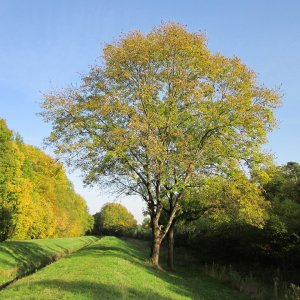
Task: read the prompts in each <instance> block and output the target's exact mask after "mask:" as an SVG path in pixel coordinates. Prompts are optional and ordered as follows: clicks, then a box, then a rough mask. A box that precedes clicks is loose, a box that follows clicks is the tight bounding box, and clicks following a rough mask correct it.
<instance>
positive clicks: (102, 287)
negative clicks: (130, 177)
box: [0, 237, 248, 300]
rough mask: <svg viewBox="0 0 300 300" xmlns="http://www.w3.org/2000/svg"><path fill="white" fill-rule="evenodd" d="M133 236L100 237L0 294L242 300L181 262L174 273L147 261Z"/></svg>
mask: <svg viewBox="0 0 300 300" xmlns="http://www.w3.org/2000/svg"><path fill="white" fill-rule="evenodd" d="M147 254H148V249H146V248H145V244H144V243H142V242H138V241H128V240H127V241H125V240H120V239H118V238H115V237H104V238H102V239H100V240H98V241H97V242H95V243H93V244H92V245H90V246H88V247H86V248H84V249H82V250H79V251H77V252H76V253H73V254H72V255H69V256H67V257H65V258H63V259H61V260H59V261H57V262H55V263H54V264H51V265H48V266H47V267H45V268H44V269H42V270H40V271H38V272H36V273H34V274H32V275H30V276H27V277H24V278H23V279H21V280H18V281H17V282H15V283H13V284H12V285H10V286H9V287H7V288H6V289H4V290H3V291H1V292H0V299H14V300H15V299H101V300H102V299H158V300H159V299H165V300H166V299H197V300H200V299H212V300H222V299H230V300H235V299H236V300H238V299H240V300H242V299H248V298H247V297H246V296H243V295H241V294H240V293H238V292H237V291H235V290H232V289H230V288H228V287H227V286H225V285H223V284H221V283H219V282H217V281H215V280H213V279H211V278H209V277H205V276H204V275H201V274H199V271H197V270H196V268H195V269H194V271H193V268H191V266H188V265H184V264H182V265H181V266H179V268H178V269H177V271H176V273H173V274H172V273H167V272H164V271H159V270H156V269H154V268H153V267H151V266H150V264H149V263H147V261H146V258H147Z"/></svg>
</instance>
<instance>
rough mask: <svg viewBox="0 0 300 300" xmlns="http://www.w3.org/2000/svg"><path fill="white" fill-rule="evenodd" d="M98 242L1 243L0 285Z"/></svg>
mask: <svg viewBox="0 0 300 300" xmlns="http://www.w3.org/2000/svg"><path fill="white" fill-rule="evenodd" d="M96 240H97V238H96V237H76V238H60V239H45V240H30V241H6V242H1V243H0V285H3V284H5V283H7V282H9V281H11V280H13V279H15V278H17V277H22V276H24V275H26V274H28V273H32V272H34V271H35V270H36V269H39V268H41V267H43V266H45V265H47V264H49V263H50V262H52V261H55V260H57V259H59V258H61V257H63V256H65V255H67V254H69V253H72V252H74V251H76V250H78V249H80V248H82V247H85V246H87V245H89V244H90V243H92V242H94V241H96Z"/></svg>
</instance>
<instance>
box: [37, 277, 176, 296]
mask: <svg viewBox="0 0 300 300" xmlns="http://www.w3.org/2000/svg"><path fill="white" fill-rule="evenodd" d="M36 284H37V285H39V286H42V287H43V288H47V289H49V288H51V289H55V290H58V291H61V290H64V291H65V292H66V293H70V294H72V295H66V294H65V296H66V298H67V297H72V296H73V297H74V298H77V297H78V296H80V299H81V297H82V298H83V299H89V300H92V299H93V300H94V299H95V300H96V299H97V300H98V299H151V300H152V299H157V300H170V299H172V298H169V297H165V296H162V295H160V294H159V293H155V292H153V290H147V289H143V290H137V289H134V288H126V290H122V289H121V288H117V287H116V286H112V285H105V284H102V283H95V282H90V281H84V280H74V281H64V280H43V281H39V282H37V283H36Z"/></svg>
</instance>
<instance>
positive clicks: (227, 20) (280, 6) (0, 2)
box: [0, 0, 300, 221]
mask: <svg viewBox="0 0 300 300" xmlns="http://www.w3.org/2000/svg"><path fill="white" fill-rule="evenodd" d="M166 21H175V22H179V23H181V24H184V25H186V26H187V28H188V30H190V31H201V32H203V33H205V34H206V35H207V37H208V45H209V48H210V49H211V50H212V51H213V52H216V51H220V52H221V53H222V54H224V55H226V56H233V55H236V56H239V57H240V58H241V59H242V60H243V62H244V63H246V64H247V65H248V66H249V67H250V68H252V69H253V70H255V71H256V72H257V73H258V74H259V81H260V82H261V83H264V84H265V85H266V86H268V87H280V88H281V90H282V92H283V95H284V96H283V105H282V107H281V108H280V109H279V110H278V111H277V112H276V115H277V118H278V119H279V128H278V129H276V130H275V131H274V132H273V133H272V134H271V135H270V136H269V143H268V145H267V148H268V149H270V150H271V151H272V152H273V153H274V154H275V156H276V161H277V163H278V164H283V163H286V162H288V161H297V162H300V152H299V149H300V117H299V113H300V102H299V91H300V1H298V0H294V1H293V0H286V1H283V0H281V1H279V0H278V1H276V0H273V1H271V0H244V1H241V0H226V1H224V0H210V1H207V0H198V1H197V0H194V1H192V0H185V1H183V0H182V1H179V0H173V1H171V0H160V1H159V0H155V1H154V0H153V1H151V0H148V1H146V0H144V1H142V0H127V1H124V0H123V1H122V0H119V1H117V0H110V1H104V0H97V1H96V0H42V1H41V0H35V1H34V0H26V1H22V0H18V1H17V0H0V91H1V95H0V118H4V119H6V121H7V124H8V126H9V127H10V128H11V129H13V130H15V131H17V132H19V133H20V134H21V135H22V136H23V138H24V141H25V142H26V143H28V144H32V145H35V146H38V147H42V146H43V144H42V143H43V138H44V137H46V136H47V135H48V134H49V132H50V127H49V125H47V124H45V123H43V121H42V120H41V118H40V117H39V116H37V115H36V114H37V113H38V112H39V111H40V108H39V104H38V103H39V101H40V99H41V95H42V93H43V92H47V91H48V90H52V89H59V88H61V87H65V86H68V85H70V84H71V83H74V84H76V83H77V82H79V78H80V74H84V73H86V72H88V69H89V66H91V65H93V64H94V63H95V62H96V60H97V59H98V58H99V56H100V55H101V49H102V47H103V45H104V44H105V43H107V42H110V41H112V40H115V39H118V37H119V36H120V34H122V33H126V32H128V31H132V30H134V29H139V30H141V31H143V32H148V31H149V30H151V28H153V27H154V26H156V25H159V24H160V23H161V22H166ZM46 152H48V153H49V149H46ZM78 176H79V173H73V174H69V177H70V179H71V180H72V181H73V182H74V184H75V189H76V191H77V192H79V193H80V194H81V195H82V196H83V197H84V198H85V199H86V200H87V202H88V205H89V207H90V212H91V213H95V212H96V211H98V210H99V209H100V207H101V206H102V205H103V204H104V203H105V202H107V201H112V200H114V196H113V195H112V194H111V193H110V192H109V191H107V192H103V191H98V190H95V189H94V190H91V189H86V188H83V186H82V184H81V180H80V178H79V177H78ZM118 201H119V202H121V203H122V204H124V205H125V206H126V207H127V208H128V209H129V210H130V211H131V212H132V213H133V214H134V215H135V217H136V218H137V219H138V220H139V221H141V220H142V204H141V201H139V200H138V199H133V198H130V199H128V198H127V199H125V198H119V199H118Z"/></svg>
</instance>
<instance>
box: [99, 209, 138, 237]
mask: <svg viewBox="0 0 300 300" xmlns="http://www.w3.org/2000/svg"><path fill="white" fill-rule="evenodd" d="M96 215H97V218H98V223H99V228H100V233H102V234H113V235H117V236H121V235H124V234H126V232H128V231H129V230H130V229H133V228H134V227H136V224H137V222H136V220H135V219H134V217H133V215H132V214H131V213H130V212H129V211H128V210H127V209H126V207H124V206H123V205H121V204H118V203H107V204H105V205H104V206H103V207H102V209H101V211H100V213H99V214H96Z"/></svg>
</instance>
